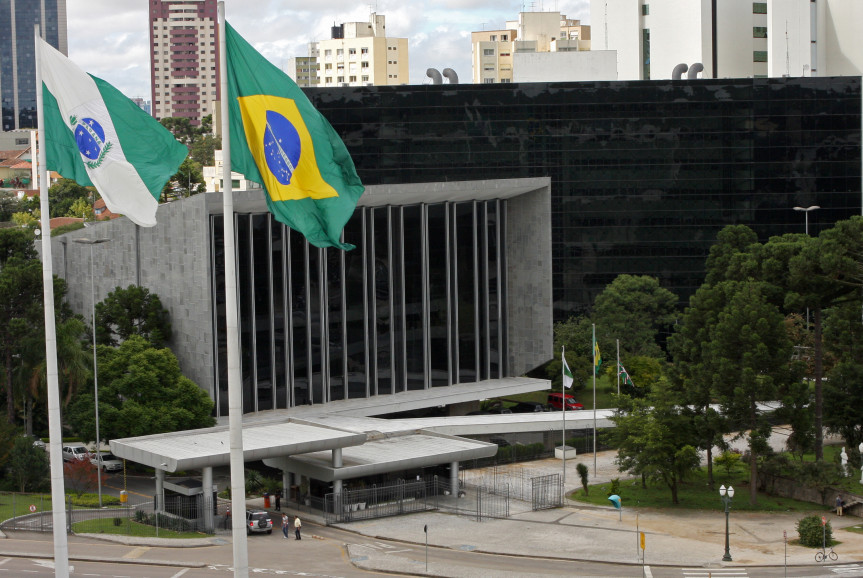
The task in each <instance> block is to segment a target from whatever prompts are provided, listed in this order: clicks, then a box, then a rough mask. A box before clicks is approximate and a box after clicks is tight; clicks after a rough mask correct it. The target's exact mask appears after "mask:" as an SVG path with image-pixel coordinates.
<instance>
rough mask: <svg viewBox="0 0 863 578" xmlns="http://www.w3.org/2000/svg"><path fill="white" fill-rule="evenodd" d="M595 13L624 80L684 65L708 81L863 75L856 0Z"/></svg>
mask: <svg viewBox="0 0 863 578" xmlns="http://www.w3.org/2000/svg"><path fill="white" fill-rule="evenodd" d="M590 15H591V24H592V26H593V32H594V40H593V49H594V50H613V51H616V52H617V63H618V66H617V68H618V77H617V79H619V80H648V79H657V80H658V79H668V78H672V75H673V71H674V69H675V67H677V66H678V65H680V64H685V65H686V66H687V68H689V69H691V67H692V65H693V64H698V65H700V66H703V70H701V71H700V73H699V72H695V73H693V76H695V75H698V76H699V77H703V78H747V77H748V78H761V77H771V78H774V77H782V76H844V75H848V76H859V75H860V74H861V73H863V40H861V37H860V34H859V31H860V29H861V27H863V3H860V2H859V1H858V0H767V1H764V2H753V1H752V0H722V1H721V2H716V1H715V0H714V1H712V0H614V1H613V2H612V1H608V0H591V3H590ZM696 70H698V69H696Z"/></svg>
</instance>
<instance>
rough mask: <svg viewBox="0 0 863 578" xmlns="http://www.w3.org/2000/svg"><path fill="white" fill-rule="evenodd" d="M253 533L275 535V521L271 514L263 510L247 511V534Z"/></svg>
mask: <svg viewBox="0 0 863 578" xmlns="http://www.w3.org/2000/svg"><path fill="white" fill-rule="evenodd" d="M252 532H266V533H267V534H272V533H273V520H272V519H271V518H270V514H268V513H267V512H264V511H263V510H247V511H246V534H251V533H252Z"/></svg>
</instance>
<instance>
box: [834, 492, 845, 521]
mask: <svg viewBox="0 0 863 578" xmlns="http://www.w3.org/2000/svg"><path fill="white" fill-rule="evenodd" d="M844 505H845V501H844V500H843V499H842V494H838V495H837V496H836V515H838V516H841V515H842V506H844Z"/></svg>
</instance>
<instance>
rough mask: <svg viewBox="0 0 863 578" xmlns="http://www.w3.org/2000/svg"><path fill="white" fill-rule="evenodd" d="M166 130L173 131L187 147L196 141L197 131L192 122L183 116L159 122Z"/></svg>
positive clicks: (175, 136)
mask: <svg viewBox="0 0 863 578" xmlns="http://www.w3.org/2000/svg"><path fill="white" fill-rule="evenodd" d="M159 122H160V123H162V126H164V127H165V128H166V129H168V130H169V131H171V134H173V135H174V138H176V139H177V140H178V141H180V142H181V143H183V144H184V145H186V146H189V145H190V144H192V141H193V140H194V139H195V135H196V134H197V130H196V129H195V127H193V126H192V122H191V121H190V120H189V119H188V118H186V117H183V116H176V117H167V118H163V119H160V120H159Z"/></svg>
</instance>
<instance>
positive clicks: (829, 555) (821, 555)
mask: <svg viewBox="0 0 863 578" xmlns="http://www.w3.org/2000/svg"><path fill="white" fill-rule="evenodd" d="M827 558H830V559H831V560H833V561H834V562H835V561H836V560H838V559H839V555H838V554H837V553H836V552H834V551H833V548H832V547H831V548H830V551H829V552H827V551H825V550H824V549H822V550H821V551H820V552H816V553H815V561H816V562H823V561H824V560H826V559H827Z"/></svg>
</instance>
